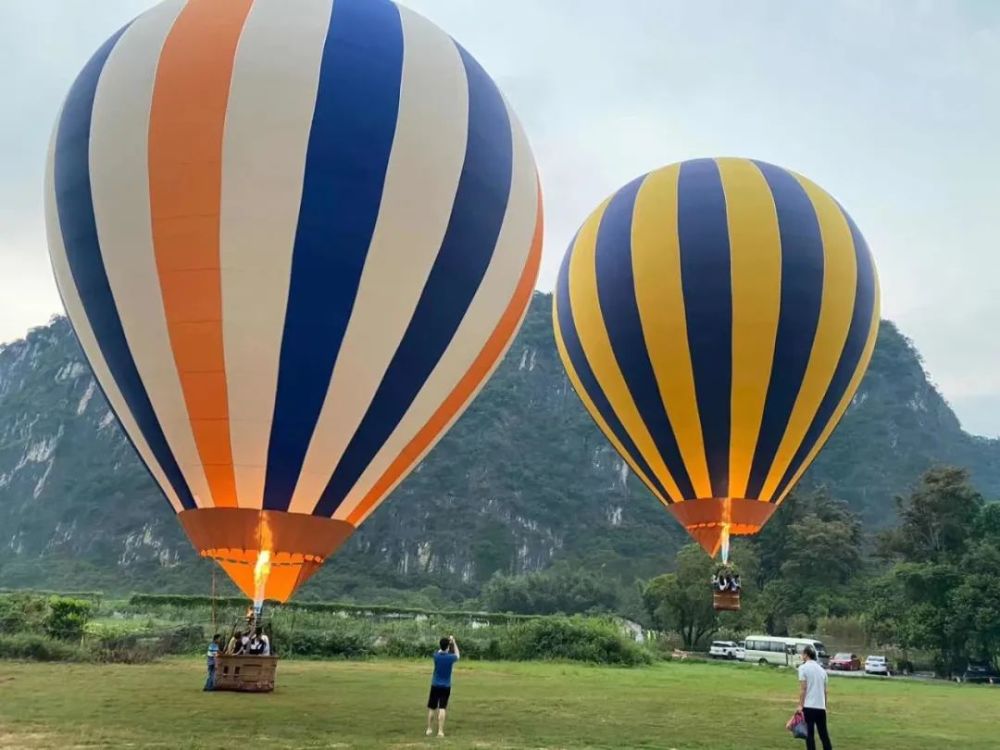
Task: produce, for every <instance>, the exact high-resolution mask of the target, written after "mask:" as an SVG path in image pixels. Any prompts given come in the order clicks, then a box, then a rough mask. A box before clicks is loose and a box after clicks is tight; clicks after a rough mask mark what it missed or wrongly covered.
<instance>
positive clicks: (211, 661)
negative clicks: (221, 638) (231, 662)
mask: <svg viewBox="0 0 1000 750" xmlns="http://www.w3.org/2000/svg"><path fill="white" fill-rule="evenodd" d="M218 653H219V644H218V643H216V642H215V641H212V642H211V643H209V644H208V653H207V654H205V656H206V657H208V666H210V667H214V666H215V656H216V654H218Z"/></svg>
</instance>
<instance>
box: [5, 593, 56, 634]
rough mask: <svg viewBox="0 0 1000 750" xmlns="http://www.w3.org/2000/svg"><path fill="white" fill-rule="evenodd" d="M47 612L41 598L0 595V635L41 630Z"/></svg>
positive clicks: (24, 595)
mask: <svg viewBox="0 0 1000 750" xmlns="http://www.w3.org/2000/svg"><path fill="white" fill-rule="evenodd" d="M47 612H48V605H47V603H46V601H45V599H43V598H42V597H39V596H33V595H31V594H22V593H17V594H0V633H8V634H10V633H21V632H25V631H33V630H41V629H42V624H43V622H44V621H45V616H46V614H47Z"/></svg>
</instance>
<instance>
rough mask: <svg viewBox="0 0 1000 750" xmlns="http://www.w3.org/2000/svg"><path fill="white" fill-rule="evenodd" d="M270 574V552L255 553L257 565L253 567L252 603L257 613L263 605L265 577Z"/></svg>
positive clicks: (264, 550)
mask: <svg viewBox="0 0 1000 750" xmlns="http://www.w3.org/2000/svg"><path fill="white" fill-rule="evenodd" d="M270 574H271V551H270V550H266V549H262V550H261V551H260V552H258V553H257V564H256V565H254V567H253V583H254V594H253V603H254V607H255V608H256V609H257V611H260V607H261V605H262V604H263V603H264V589H265V588H266V586H267V577H268V576H269V575H270Z"/></svg>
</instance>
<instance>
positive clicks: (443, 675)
mask: <svg viewBox="0 0 1000 750" xmlns="http://www.w3.org/2000/svg"><path fill="white" fill-rule="evenodd" d="M456 661H458V656H456V655H455V654H451V653H448V652H447V651H438V652H437V653H436V654H434V676H433V677H432V678H431V686H432V687H442V688H450V687H451V669H452V667H454V666H455V662H456Z"/></svg>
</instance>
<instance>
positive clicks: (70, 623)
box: [45, 596, 94, 641]
mask: <svg viewBox="0 0 1000 750" xmlns="http://www.w3.org/2000/svg"><path fill="white" fill-rule="evenodd" d="M93 609H94V605H93V604H92V603H91V602H88V601H85V600H84V599H70V598H68V597H64V596H53V597H52V598H51V599H49V613H48V615H47V616H46V618H45V630H46V632H47V633H48V634H49V636H50V637H52V638H60V639H62V640H64V641H68V640H78V639H80V638H82V637H83V630H84V628H85V627H86V625H87V621H88V620H89V619H90V616H91V614H92V612H93Z"/></svg>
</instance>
